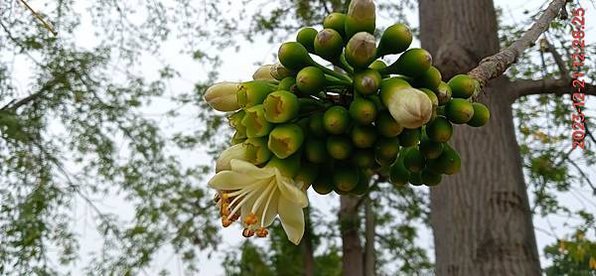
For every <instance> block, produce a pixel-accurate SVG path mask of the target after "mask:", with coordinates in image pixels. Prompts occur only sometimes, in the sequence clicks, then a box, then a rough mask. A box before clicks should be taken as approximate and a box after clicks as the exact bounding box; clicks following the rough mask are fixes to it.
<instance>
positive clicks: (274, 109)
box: [263, 90, 299, 123]
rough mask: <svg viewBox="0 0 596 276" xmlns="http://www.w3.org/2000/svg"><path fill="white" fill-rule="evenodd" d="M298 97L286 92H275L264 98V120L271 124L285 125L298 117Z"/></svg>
mask: <svg viewBox="0 0 596 276" xmlns="http://www.w3.org/2000/svg"><path fill="white" fill-rule="evenodd" d="M298 108H299V105H298V97H296V95H295V94H292V93H290V92H288V91H283V90H280V91H275V92H273V93H271V94H269V95H268V96H267V98H265V101H264V102H263V109H264V110H265V119H267V121H269V122H272V123H285V122H287V121H290V120H292V119H294V118H295V117H296V116H297V115H298Z"/></svg>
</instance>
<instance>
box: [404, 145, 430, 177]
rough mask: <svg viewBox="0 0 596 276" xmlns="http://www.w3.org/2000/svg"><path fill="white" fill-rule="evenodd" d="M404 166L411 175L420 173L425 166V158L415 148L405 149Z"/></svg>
mask: <svg viewBox="0 0 596 276" xmlns="http://www.w3.org/2000/svg"><path fill="white" fill-rule="evenodd" d="M404 165H405V166H406V168H407V169H408V170H409V171H410V172H413V173H417V172H420V171H422V169H424V167H425V166H426V158H424V155H422V153H421V152H420V150H418V148H416V147H411V148H408V149H406V152H405V155H404Z"/></svg>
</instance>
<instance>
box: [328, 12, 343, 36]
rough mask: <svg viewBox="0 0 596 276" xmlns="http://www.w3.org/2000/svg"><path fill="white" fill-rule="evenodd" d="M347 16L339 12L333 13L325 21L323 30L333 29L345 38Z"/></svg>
mask: <svg viewBox="0 0 596 276" xmlns="http://www.w3.org/2000/svg"><path fill="white" fill-rule="evenodd" d="M345 24H346V15H345V14H343V13H339V12H332V13H330V14H329V15H327V16H326V17H325V19H323V28H325V29H333V30H335V31H337V32H338V33H339V34H340V35H341V36H342V37H345V35H346V30H345Z"/></svg>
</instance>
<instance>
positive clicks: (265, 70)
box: [252, 64, 275, 81]
mask: <svg viewBox="0 0 596 276" xmlns="http://www.w3.org/2000/svg"><path fill="white" fill-rule="evenodd" d="M272 70H273V64H265V65H263V66H261V67H259V69H257V71H255V73H254V74H253V75H252V79H253V80H266V81H268V80H275V78H273V76H272V75H271V71H272Z"/></svg>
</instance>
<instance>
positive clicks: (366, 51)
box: [345, 32, 377, 68]
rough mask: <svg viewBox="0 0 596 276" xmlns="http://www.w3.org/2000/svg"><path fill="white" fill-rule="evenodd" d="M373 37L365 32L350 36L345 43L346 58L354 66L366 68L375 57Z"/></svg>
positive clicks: (375, 47) (375, 46)
mask: <svg viewBox="0 0 596 276" xmlns="http://www.w3.org/2000/svg"><path fill="white" fill-rule="evenodd" d="M376 52H377V45H376V41H375V37H374V36H373V35H371V34H369V33H366V32H360V33H357V34H355V35H354V36H352V38H350V40H349V41H348V44H346V51H345V54H346V60H347V61H348V63H350V64H351V65H352V66H354V68H367V67H368V66H369V65H370V64H371V63H372V62H373V61H374V60H375V58H376V56H375V54H376Z"/></svg>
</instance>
